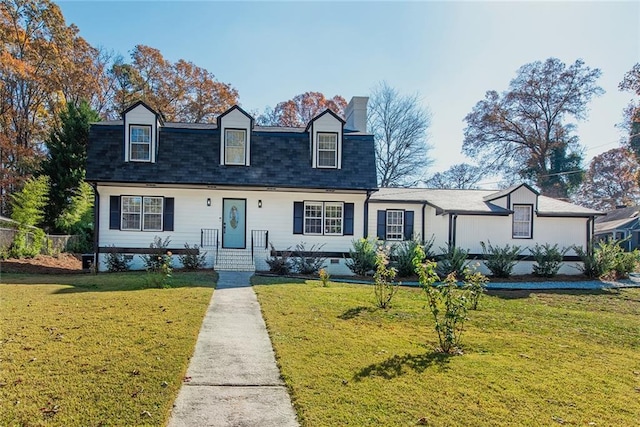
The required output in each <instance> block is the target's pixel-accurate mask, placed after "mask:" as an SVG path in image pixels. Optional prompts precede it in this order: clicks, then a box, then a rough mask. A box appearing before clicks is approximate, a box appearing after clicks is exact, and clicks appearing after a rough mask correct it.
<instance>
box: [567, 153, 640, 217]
mask: <svg viewBox="0 0 640 427" xmlns="http://www.w3.org/2000/svg"><path fill="white" fill-rule="evenodd" d="M639 174H640V165H638V162H636V159H635V158H634V157H633V155H632V154H631V152H630V151H629V150H628V149H627V148H624V147H620V148H614V149H612V150H609V151H605V152H604V153H602V154H600V155H598V156H596V157H594V158H593V160H591V163H590V165H589V170H588V171H587V173H586V175H585V178H584V182H583V183H582V185H581V186H580V188H579V189H578V191H577V192H576V194H575V195H574V196H573V201H574V202H576V203H578V204H580V205H583V206H587V207H590V208H593V209H601V210H610V209H615V208H616V206H620V205H628V206H631V205H636V204H638V202H640V188H639V187H638V180H637V179H638V175H639Z"/></svg>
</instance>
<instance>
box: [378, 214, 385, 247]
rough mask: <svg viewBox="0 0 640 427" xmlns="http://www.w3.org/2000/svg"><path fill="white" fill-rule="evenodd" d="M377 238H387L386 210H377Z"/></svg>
mask: <svg viewBox="0 0 640 427" xmlns="http://www.w3.org/2000/svg"><path fill="white" fill-rule="evenodd" d="M378 239H380V240H386V239H387V211H378Z"/></svg>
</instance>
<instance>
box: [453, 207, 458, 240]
mask: <svg viewBox="0 0 640 427" xmlns="http://www.w3.org/2000/svg"><path fill="white" fill-rule="evenodd" d="M457 226H458V215H457V214H456V215H454V216H453V247H455V246H456V232H457V228H458V227H457Z"/></svg>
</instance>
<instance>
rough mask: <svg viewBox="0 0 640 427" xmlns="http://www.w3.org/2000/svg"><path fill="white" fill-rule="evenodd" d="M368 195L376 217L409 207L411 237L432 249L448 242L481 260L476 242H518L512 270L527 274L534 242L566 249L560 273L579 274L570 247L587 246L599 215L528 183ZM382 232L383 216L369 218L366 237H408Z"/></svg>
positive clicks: (493, 243) (382, 238)
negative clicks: (496, 189)
mask: <svg viewBox="0 0 640 427" xmlns="http://www.w3.org/2000/svg"><path fill="white" fill-rule="evenodd" d="M394 193H395V194H394ZM371 199H372V200H371V201H370V210H371V211H374V210H375V211H377V212H378V217H379V218H384V212H394V211H398V210H399V211H402V210H407V209H414V210H415V212H417V213H418V215H417V216H416V218H417V219H416V220H415V226H414V234H413V237H415V236H420V239H421V240H423V241H429V240H433V247H432V249H433V251H434V252H436V253H439V252H442V249H444V248H446V247H447V246H448V245H453V246H456V247H460V248H462V249H466V250H468V251H469V254H470V255H469V257H470V258H471V259H473V258H476V259H479V260H480V259H482V258H483V256H484V255H483V250H482V244H481V242H484V243H486V244H487V243H490V244H491V245H493V246H500V247H503V246H505V245H510V246H519V247H520V248H521V249H520V254H521V261H520V262H519V263H518V265H517V266H516V268H515V269H514V273H516V274H528V273H530V272H531V268H532V265H533V261H532V260H531V258H530V255H531V252H530V251H529V248H533V247H535V245H536V244H539V245H544V244H550V245H558V247H559V248H561V249H562V248H569V250H568V252H567V254H566V257H565V261H566V262H565V265H564V267H563V269H562V270H561V273H564V274H576V273H578V270H577V269H575V268H572V267H573V266H575V263H576V262H577V261H578V259H577V257H576V254H575V251H574V250H573V249H572V248H573V247H574V246H580V247H583V248H586V247H587V245H588V242H590V240H591V238H592V236H593V223H594V218H595V216H597V215H599V213H598V212H597V211H593V210H591V209H585V208H582V207H580V206H576V205H572V204H570V203H566V202H562V201H558V200H554V199H551V198H548V197H544V196H540V195H539V194H538V193H537V192H536V191H535V190H533V189H532V188H531V187H529V186H527V185H520V186H514V187H511V188H509V189H506V190H503V191H500V192H494V191H486V190H432V189H381V190H380V192H379V193H376V194H374V196H372V198H371ZM403 199H404V200H403ZM388 227H389V224H387V229H388ZM385 230H386V229H385V228H384V227H383V222H382V220H379V221H377V222H374V220H373V219H372V218H370V219H369V222H368V231H369V235H370V236H377V237H378V238H379V239H381V240H385V241H391V240H393V241H396V242H399V241H402V240H408V239H409V238H411V237H412V236H410V235H408V234H407V235H404V236H402V238H401V239H400V238H399V235H398V234H395V235H390V234H389V233H388V232H386V233H382V231H385ZM390 237H391V239H390Z"/></svg>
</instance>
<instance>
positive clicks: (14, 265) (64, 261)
mask: <svg viewBox="0 0 640 427" xmlns="http://www.w3.org/2000/svg"><path fill="white" fill-rule="evenodd" d="M0 272H2V273H27V274H77V273H86V272H87V271H86V270H83V269H82V260H81V258H80V255H73V254H68V253H61V254H58V255H55V256H51V255H38V256H37V257H35V258H23V259H14V258H10V259H7V260H4V261H1V262H0Z"/></svg>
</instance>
